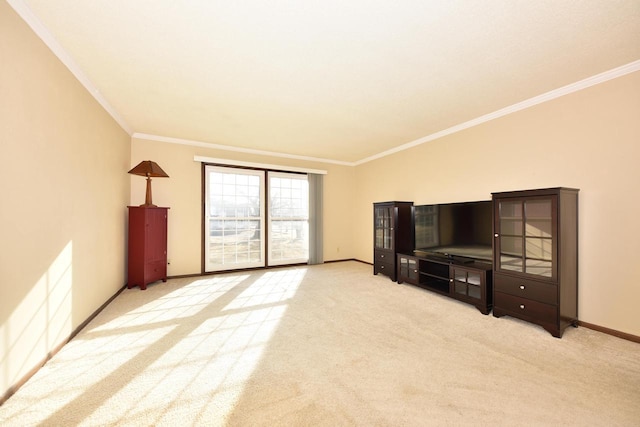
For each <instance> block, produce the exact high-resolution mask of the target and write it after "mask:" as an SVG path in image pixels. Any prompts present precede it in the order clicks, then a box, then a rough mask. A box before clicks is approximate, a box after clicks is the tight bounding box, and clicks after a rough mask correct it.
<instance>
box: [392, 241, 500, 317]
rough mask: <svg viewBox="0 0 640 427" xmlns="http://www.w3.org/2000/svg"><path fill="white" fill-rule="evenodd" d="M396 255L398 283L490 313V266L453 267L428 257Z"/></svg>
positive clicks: (466, 263) (471, 264)
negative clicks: (416, 287) (410, 285)
mask: <svg viewBox="0 0 640 427" xmlns="http://www.w3.org/2000/svg"><path fill="white" fill-rule="evenodd" d="M416 253H420V251H416V252H414V255H407V254H398V255H397V258H398V262H397V264H398V283H404V282H406V283H409V284H412V285H415V286H419V287H421V288H423V289H427V290H430V291H432V292H437V293H439V294H441V295H446V296H448V297H451V298H455V299H457V300H459V301H463V302H466V303H469V304H471V305H474V306H475V307H476V308H477V309H478V310H480V312H481V313H483V314H489V312H490V311H491V306H492V303H491V297H492V293H491V284H492V281H491V277H492V276H491V269H492V267H491V264H489V263H482V262H471V261H470V262H465V263H456V262H454V261H450V260H445V259H439V258H431V257H428V256H420V255H416Z"/></svg>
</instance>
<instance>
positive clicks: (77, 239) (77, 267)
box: [0, 2, 130, 397]
mask: <svg viewBox="0 0 640 427" xmlns="http://www.w3.org/2000/svg"><path fill="white" fill-rule="evenodd" d="M0 58H2V59H1V60H0V195H1V200H2V202H1V208H0V242H1V243H0V295H1V297H0V397H1V396H2V395H3V394H4V393H5V392H6V391H7V390H8V389H9V387H10V386H12V385H15V384H16V382H17V381H19V380H20V379H22V378H23V377H24V376H25V375H26V374H27V372H28V371H29V370H31V369H33V368H34V367H35V366H36V365H37V364H38V363H39V362H40V361H42V360H43V359H44V358H45V357H46V356H47V353H48V352H49V351H51V350H52V349H53V348H55V347H56V346H57V345H59V344H61V343H62V342H63V340H64V339H65V338H66V337H68V336H69V334H70V333H71V332H72V331H73V330H74V329H75V328H76V327H77V326H78V325H79V324H80V323H82V322H83V321H85V320H86V319H87V318H88V317H89V316H90V315H91V313H93V312H94V311H95V310H96V309H97V308H98V307H100V305H102V304H103V303H104V302H105V301H106V300H107V299H109V297H111V296H112V295H113V294H114V293H115V292H117V290H118V289H120V288H121V287H122V286H123V285H124V283H125V281H124V274H125V258H124V253H125V252H124V247H125V237H126V235H125V233H126V231H125V230H126V229H125V224H126V222H125V219H126V209H125V206H126V204H127V202H128V200H129V176H128V175H127V170H128V169H127V167H128V166H129V146H130V138H129V136H128V135H127V134H126V133H125V132H124V131H123V130H122V129H121V128H120V127H119V126H118V125H117V124H116V123H115V122H114V121H113V120H112V119H111V117H110V116H109V115H108V114H107V113H106V112H105V111H104V110H103V109H102V108H101V107H100V106H99V105H98V104H97V103H96V101H95V100H94V99H93V98H92V97H91V95H90V94H89V93H88V92H87V91H86V90H85V89H84V88H83V87H82V86H81V85H80V84H79V83H78V81H77V80H76V79H75V78H74V77H73V76H72V74H71V73H70V72H69V70H68V69H67V68H66V67H65V66H64V65H62V64H61V63H60V62H59V61H58V59H57V58H56V57H55V56H54V55H53V54H52V53H51V51H50V50H49V49H48V48H47V47H46V46H45V45H44V44H43V43H42V41H41V40H40V39H39V38H38V37H37V36H36V35H35V34H34V33H33V32H32V31H31V29H30V28H29V27H28V26H27V25H26V24H25V23H24V21H22V19H21V18H19V17H18V16H17V15H16V14H15V12H14V11H13V10H12V9H11V8H10V7H9V6H8V5H7V3H6V2H0Z"/></svg>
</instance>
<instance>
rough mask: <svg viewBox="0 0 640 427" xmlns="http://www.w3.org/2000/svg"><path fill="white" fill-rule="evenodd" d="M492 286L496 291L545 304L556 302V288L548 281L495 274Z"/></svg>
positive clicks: (555, 303) (554, 303)
mask: <svg viewBox="0 0 640 427" xmlns="http://www.w3.org/2000/svg"><path fill="white" fill-rule="evenodd" d="M493 287H494V289H495V291H496V292H504V293H506V294H510V295H514V296H517V297H522V298H526V299H530V300H535V301H539V302H544V303H547V304H553V305H557V304H558V288H557V286H555V285H550V284H548V283H542V282H536V281H534V280H527V279H520V278H517V277H511V276H504V275H502V274H496V275H495V277H494V278H493Z"/></svg>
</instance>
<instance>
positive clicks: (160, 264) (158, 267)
mask: <svg viewBox="0 0 640 427" xmlns="http://www.w3.org/2000/svg"><path fill="white" fill-rule="evenodd" d="M144 276H145V279H146V280H147V281H154V280H158V279H164V278H165V277H166V276H167V265H166V264H165V262H164V261H153V262H149V263H147V264H146V265H145V266H144Z"/></svg>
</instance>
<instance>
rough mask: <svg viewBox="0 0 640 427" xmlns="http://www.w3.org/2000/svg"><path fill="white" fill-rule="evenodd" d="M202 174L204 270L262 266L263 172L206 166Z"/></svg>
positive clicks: (263, 251) (263, 230) (263, 254)
mask: <svg viewBox="0 0 640 427" xmlns="http://www.w3.org/2000/svg"><path fill="white" fill-rule="evenodd" d="M205 175H206V176H205V199H206V200H205V245H204V250H205V271H220V270H232V269H238V268H251V267H262V266H264V265H265V263H264V260H265V240H264V239H265V228H264V219H265V211H264V207H263V206H264V193H265V191H264V172H263V171H255V170H249V169H236V168H224V167H217V166H206V167H205Z"/></svg>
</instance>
